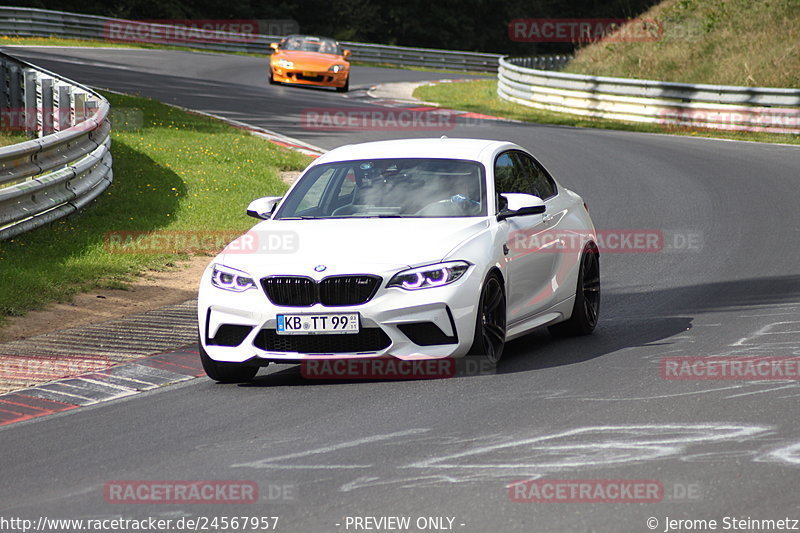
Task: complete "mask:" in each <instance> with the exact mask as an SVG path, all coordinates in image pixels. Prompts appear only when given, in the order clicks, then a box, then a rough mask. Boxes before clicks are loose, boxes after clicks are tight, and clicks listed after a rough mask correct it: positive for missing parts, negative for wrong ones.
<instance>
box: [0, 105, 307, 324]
mask: <svg viewBox="0 0 800 533" xmlns="http://www.w3.org/2000/svg"><path fill="white" fill-rule="evenodd" d="M103 94H104V96H105V97H106V98H107V99H108V100H109V101H110V102H111V106H112V109H113V108H116V109H124V110H126V116H128V117H129V119H131V118H132V117H133V118H137V120H129V124H128V125H127V126H125V125H123V124H118V125H117V127H116V128H115V130H113V133H112V154H113V157H114V182H113V183H112V185H111V186H110V187H109V188H108V190H107V191H106V192H105V193H104V194H103V195H102V196H101V197H100V198H99V199H98V200H97V201H96V202H94V203H92V204H91V205H90V206H88V207H87V208H86V209H84V210H83V211H81V212H80V213H77V214H75V215H72V216H70V217H67V218H65V219H61V220H59V221H56V222H54V223H52V224H50V225H48V226H45V227H42V228H39V229H36V230H34V231H31V232H29V233H26V234H23V235H21V236H19V237H17V238H14V239H11V240H6V241H2V242H0V323H2V321H3V320H4V318H5V317H8V316H17V315H23V314H24V313H25V312H26V311H29V310H32V309H38V308H41V307H42V306H44V305H45V304H47V303H50V302H62V301H69V299H70V297H71V296H72V295H74V294H75V293H77V292H80V291H88V290H92V289H94V288H109V287H112V288H124V287H125V286H127V284H129V283H130V282H131V281H132V280H133V279H134V278H135V277H136V276H137V275H139V274H141V273H143V272H145V271H147V270H165V269H170V268H174V267H175V265H176V264H177V263H178V262H179V261H180V260H181V259H182V258H186V257H187V255H186V254H182V253H163V254H143V253H119V252H118V251H117V250H116V249H115V248H113V247H109V246H107V245H106V241H105V238H106V236H107V233H108V232H127V231H134V232H135V231H143V232H157V231H159V232H160V231H176V232H181V231H192V232H215V231H231V232H240V231H244V230H246V229H248V228H250V227H251V226H252V225H253V223H254V220H253V219H252V218H250V217H248V216H247V215H246V214H245V208H246V207H247V204H248V203H249V202H250V201H251V200H252V199H254V198H257V197H260V196H279V195H281V194H283V193H284V192H285V190H286V185H285V184H284V183H283V181H281V179H280V176H279V172H280V171H281V170H299V169H302V168H304V167H305V166H306V165H307V164H308V163H309V161H310V158H309V157H307V156H304V155H301V154H299V153H297V152H292V151H289V150H286V149H283V148H281V147H278V146H276V145H274V144H272V143H269V142H265V141H264V140H262V139H260V138H258V137H255V136H253V135H250V134H249V133H247V132H245V131H242V130H240V129H237V128H233V127H231V126H229V125H227V124H225V123H224V122H221V121H218V120H214V119H210V118H206V117H202V116H200V115H195V114H190V113H186V112H184V111H181V110H179V109H176V108H174V107H170V106H167V105H164V104H161V103H159V102H156V101H153V100H149V99H145V98H138V97H132V96H121V95H117V94H108V93H103ZM139 113H140V114H139ZM139 118H140V119H141V120H138V119H139Z"/></svg>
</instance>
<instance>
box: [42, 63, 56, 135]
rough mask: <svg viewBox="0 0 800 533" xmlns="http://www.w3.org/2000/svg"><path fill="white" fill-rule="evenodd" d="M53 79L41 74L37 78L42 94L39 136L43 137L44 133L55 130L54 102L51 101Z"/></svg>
mask: <svg viewBox="0 0 800 533" xmlns="http://www.w3.org/2000/svg"><path fill="white" fill-rule="evenodd" d="M54 81H55V80H53V78H50V77H47V76H42V77H41V78H39V86H40V87H41V91H42V95H41V100H40V102H41V113H42V121H41V124H42V129H41V131H40V132H39V136H40V137H44V136H45V135H50V134H51V133H54V132H55V128H54V126H53V114H54V113H53V112H54V111H55V105H54V104H55V102H54V101H53V100H54V98H53V92H54Z"/></svg>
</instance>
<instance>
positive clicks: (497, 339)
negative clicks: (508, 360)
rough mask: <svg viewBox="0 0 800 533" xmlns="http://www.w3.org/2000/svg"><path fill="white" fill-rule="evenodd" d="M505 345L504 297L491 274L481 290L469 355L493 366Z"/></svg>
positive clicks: (499, 282) (501, 287) (498, 359)
mask: <svg viewBox="0 0 800 533" xmlns="http://www.w3.org/2000/svg"><path fill="white" fill-rule="evenodd" d="M505 344H506V295H505V292H503V284H502V283H501V281H500V278H499V277H498V276H497V275H496V274H491V275H490V276H489V277H488V278H487V279H486V282H484V284H483V288H482V289H481V297H480V299H479V300H478V311H477V313H476V319H475V336H474V337H473V339H472V348H470V351H469V353H470V354H473V355H478V356H481V358H482V359H483V360H484V361H486V362H487V363H489V364H490V365H492V366H494V365H497V363H498V362H499V361H500V358H501V357H502V356H503V348H505Z"/></svg>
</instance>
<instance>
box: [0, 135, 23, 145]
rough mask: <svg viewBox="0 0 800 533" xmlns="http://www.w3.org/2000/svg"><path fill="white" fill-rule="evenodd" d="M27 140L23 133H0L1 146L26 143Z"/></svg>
mask: <svg viewBox="0 0 800 533" xmlns="http://www.w3.org/2000/svg"><path fill="white" fill-rule="evenodd" d="M27 140H28V137H27V136H26V135H25V134H24V133H22V132H19V131H0V146H10V145H12V144H17V143H21V142H25V141H27Z"/></svg>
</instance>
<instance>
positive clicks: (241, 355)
mask: <svg viewBox="0 0 800 533" xmlns="http://www.w3.org/2000/svg"><path fill="white" fill-rule="evenodd" d="M381 276H382V278H383V281H382V282H381V285H380V287H379V288H378V290H377V292H376V294H375V296H374V297H373V298H372V299H371V300H370V301H368V302H366V303H364V304H361V305H353V306H339V307H330V306H323V305H320V304H315V305H313V306H311V307H286V306H276V305H274V304H273V303H272V302H270V300H269V298H268V297H267V295H266V293H265V292H264V290H263V289H262V288H261V287H260V286H259V287H258V288H255V289H250V290H248V291H245V292H243V293H234V292H230V291H225V290H222V289H218V288H216V287H214V286H213V285H212V284H211V281H210V278H211V271H210V269H207V270H206V272H205V273H204V275H203V278H202V281H201V286H200V293H199V296H198V322H199V326H200V338H201V339H200V340H201V342H202V343H203V348H204V349H205V351H206V353H207V354H208V355H209V357H211V358H212V359H214V360H216V361H220V362H223V361H224V362H245V361H249V362H251V363H267V362H270V361H275V362H287V363H290V362H298V361H304V360H314V359H356V358H358V359H361V358H370V357H383V356H392V357H396V358H398V359H403V360H416V359H437V358H444V357H461V356H464V355H466V353H467V352H468V351H469V349H470V347H471V345H472V340H473V336H474V329H475V316H476V315H475V312H476V308H477V304H478V299H479V295H480V287H481V281H482V279H481V278H482V273H481V272H478V271H477V270H476V269H475V267H474V266H473V267H472V268H471V269H470V270H469V271H468V272H467V273H466V274H465V275H464V276H463V277H462V278H461V279H459V280H458V281H457V282H455V283H453V284H451V285H447V286H443V287H435V288H429V289H422V290H417V291H406V290H404V289H399V288H394V287H393V288H389V289H387V288H386V284H387V283H388V281H389V277H391V276H390V275H387V274H386V273H381ZM337 312H348V313H352V312H358V313H359V314H360V318H361V326H360V327H361V331H360V333H359V334H335V335H277V334H276V333H275V329H276V315H278V314H318V313H337ZM253 359H254V360H253ZM251 360H253V361H251Z"/></svg>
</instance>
